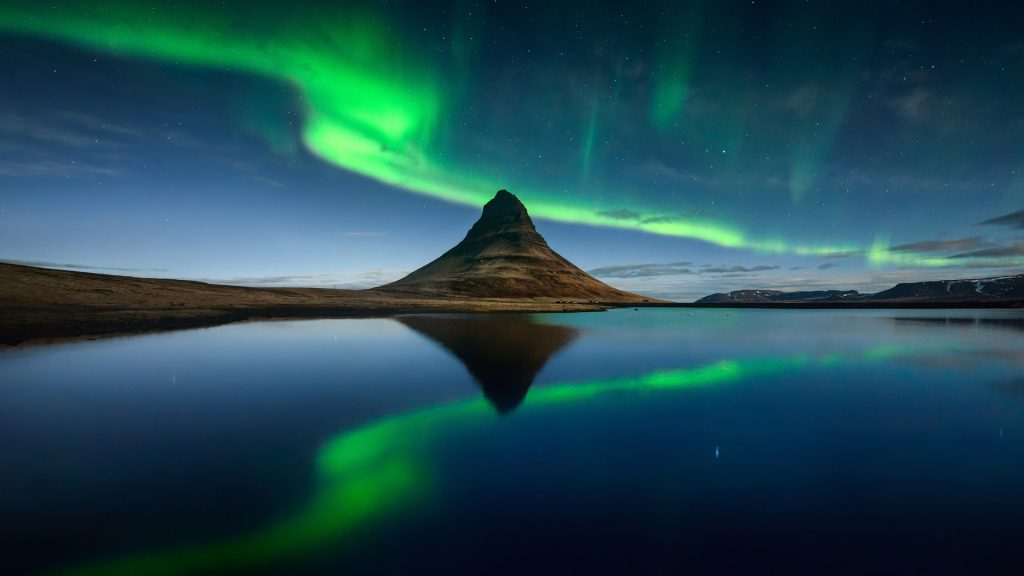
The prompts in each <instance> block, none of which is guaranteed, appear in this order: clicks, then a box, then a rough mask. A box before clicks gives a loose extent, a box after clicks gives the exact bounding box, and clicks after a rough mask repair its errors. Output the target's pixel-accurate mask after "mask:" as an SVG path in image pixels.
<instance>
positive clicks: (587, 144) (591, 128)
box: [583, 98, 597, 179]
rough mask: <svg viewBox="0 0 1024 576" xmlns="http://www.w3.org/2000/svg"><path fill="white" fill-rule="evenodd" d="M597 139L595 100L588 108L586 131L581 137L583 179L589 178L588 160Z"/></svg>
mask: <svg viewBox="0 0 1024 576" xmlns="http://www.w3.org/2000/svg"><path fill="white" fill-rule="evenodd" d="M596 137H597V99H596V98H595V99H594V103H593V104H592V105H591V108H590V118H589V119H588V120H587V131H586V133H585V134H584V135H583V178H584V179H587V178H590V159H591V157H592V156H593V153H594V140H595V138H596Z"/></svg>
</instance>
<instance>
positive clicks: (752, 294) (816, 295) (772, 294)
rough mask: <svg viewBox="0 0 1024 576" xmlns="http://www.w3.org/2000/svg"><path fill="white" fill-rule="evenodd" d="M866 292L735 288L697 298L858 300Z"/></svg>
mask: <svg viewBox="0 0 1024 576" xmlns="http://www.w3.org/2000/svg"><path fill="white" fill-rule="evenodd" d="M863 297H864V294H861V293H860V292H857V291H856V290H816V291H803V292H782V291H780V290H735V291H733V292H729V293H727V294H722V293H715V294H712V295H710V296H705V297H703V298H701V299H700V300H697V302H696V303H697V304H735V303H755V302H812V301H813V302H839V301H850V300H857V299H861V298H863Z"/></svg>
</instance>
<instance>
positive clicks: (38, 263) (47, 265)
mask: <svg viewBox="0 0 1024 576" xmlns="http://www.w3.org/2000/svg"><path fill="white" fill-rule="evenodd" d="M0 262H4V263H7V264H20V265H22V266H36V267H38V268H66V269H69V270H108V271H112V272H167V269H166V268H117V267H114V266H93V265H90V264H69V263H67V262H50V261H48V260H16V259H12V258H0Z"/></svg>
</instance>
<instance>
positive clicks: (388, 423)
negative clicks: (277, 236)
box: [0, 309, 1024, 576]
mask: <svg viewBox="0 0 1024 576" xmlns="http://www.w3.org/2000/svg"><path fill="white" fill-rule="evenodd" d="M0 376H2V378H0V443H2V449H0V458H2V468H0V554H2V556H0V563H3V566H0V573H3V574H57V573H60V574H97V575H101V574H124V575H138V576H143V575H146V574H168V575H170V574H174V575H182V574H222V573H240V574H289V575H293V574H314V575H326V574H472V575H478V574H595V573H611V574H692V573H716V574H721V573H737V574H749V573H794V572H812V573H819V574H842V573H851V574H863V573H882V574H910V573H927V574H936V573H965V574H966V573H970V574H994V573H1006V574H1021V573H1024V554H1022V551H1024V315H1022V314H1021V313H1020V312H1019V311H1018V312H1013V311H891V310H890V311H835V310H820V311H781V310H780V311H770V310H768V311H766V310H696V309H693V310H691V309H663V310H655V309H651V310H641V311H633V310H618V311H612V312H605V313H587V314H562V315H531V316H519V315H492V316H408V317H403V318H399V319H378V320H321V321H294V322H292V321H289V322H265V323H246V324H236V325H230V326H222V327H217V328H211V329H205V330H192V331H182V332H173V333H165V334H154V335H146V336H139V337H133V338H122V339H111V340H100V341H94V342H83V343H75V344H65V345H56V346H48V347H28V348H23V349H13V350H7V351H2V352H0Z"/></svg>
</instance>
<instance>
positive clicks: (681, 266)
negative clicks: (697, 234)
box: [589, 262, 697, 278]
mask: <svg viewBox="0 0 1024 576" xmlns="http://www.w3.org/2000/svg"><path fill="white" fill-rule="evenodd" d="M692 265H693V263H692V262H669V263H668V264H653V263H647V264H625V265H622V266H602V267H600V268H594V269H593V270H590V271H589V273H590V274H591V275H593V276H600V277H604V278H649V277H654V276H676V275H680V274H697V272H694V271H693V270H691V269H690V268H688V266H692Z"/></svg>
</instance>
